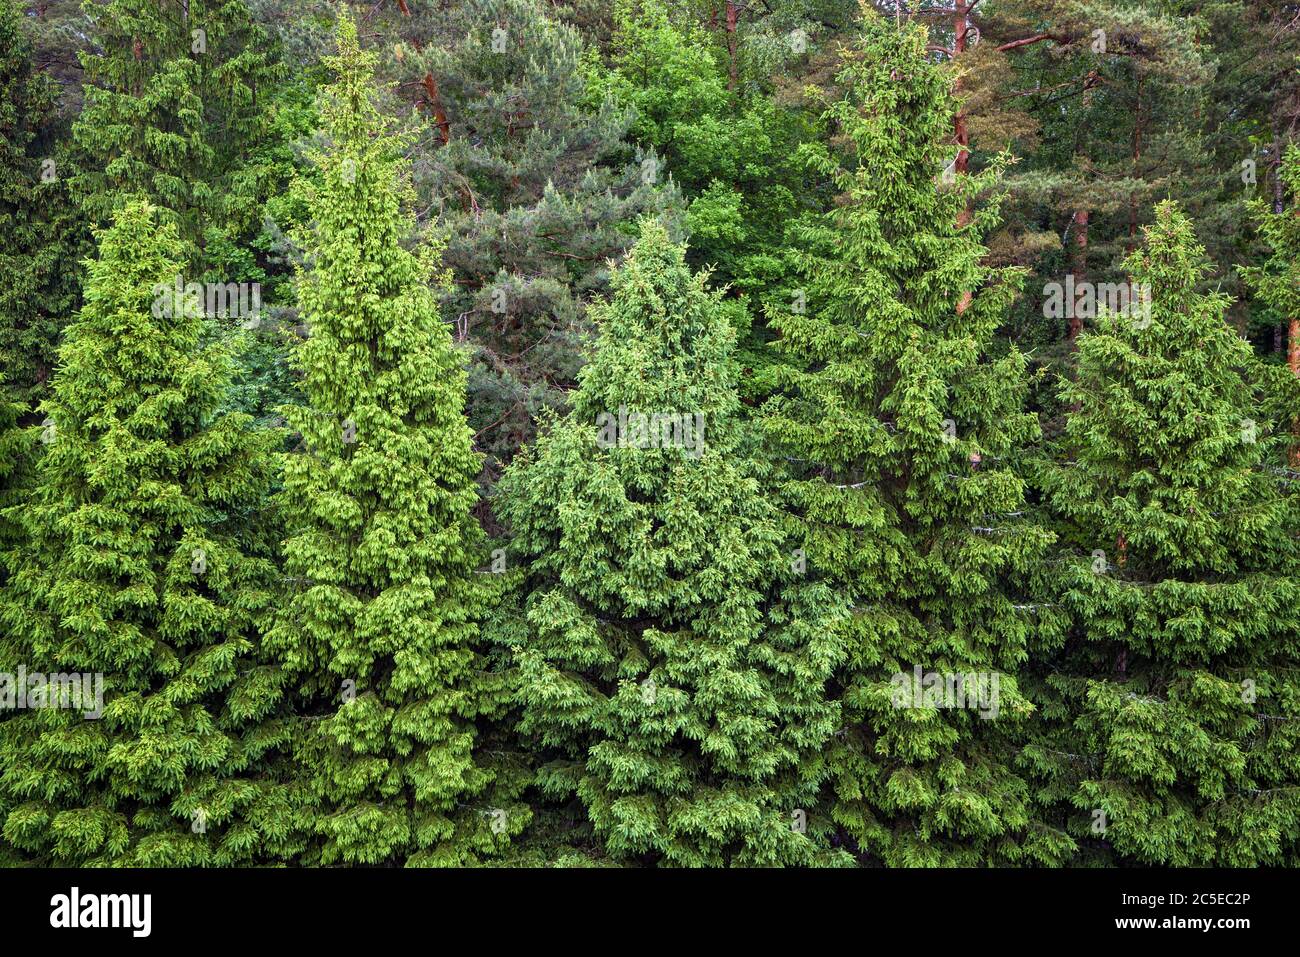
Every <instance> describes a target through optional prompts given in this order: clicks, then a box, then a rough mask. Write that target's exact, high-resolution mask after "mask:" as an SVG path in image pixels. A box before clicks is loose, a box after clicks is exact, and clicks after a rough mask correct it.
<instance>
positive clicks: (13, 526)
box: [0, 353, 31, 866]
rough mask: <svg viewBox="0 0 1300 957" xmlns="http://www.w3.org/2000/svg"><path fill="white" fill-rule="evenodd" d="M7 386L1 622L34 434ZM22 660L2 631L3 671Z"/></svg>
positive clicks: (2, 845) (3, 814)
mask: <svg viewBox="0 0 1300 957" xmlns="http://www.w3.org/2000/svg"><path fill="white" fill-rule="evenodd" d="M0 358H3V353H0ZM3 385H4V380H3V377H2V376H0V621H4V620H6V619H7V618H8V617H9V616H10V615H11V614H12V612H10V611H7V610H6V607H5V606H6V605H8V604H9V601H10V597H9V596H10V592H9V589H8V580H9V572H8V566H9V564H10V563H12V562H14V561H15V556H14V554H13V553H14V551H15V550H16V549H19V548H21V547H22V546H23V534H22V528H21V526H20V525H19V523H18V520H17V518H16V517H14V512H13V511H12V510H13V509H14V508H15V507H16V506H17V505H18V504H19V503H20V502H21V501H22V490H23V488H24V486H25V484H26V483H25V482H24V481H23V476H22V472H23V469H24V465H25V464H26V463H28V462H29V461H30V453H31V448H30V446H31V441H30V436H29V435H27V434H25V433H24V431H23V430H22V429H20V428H19V427H18V417H19V415H20V414H21V413H22V411H23V406H22V405H20V404H19V403H17V402H11V401H9V400H8V399H6V398H4V391H3ZM20 660H21V658H20V655H19V654H18V653H17V648H16V647H15V643H14V642H13V641H12V640H11V639H10V638H9V637H7V635H6V633H5V632H0V672H3V673H5V674H14V673H15V671H16V669H17V665H18V663H19V661H20ZM11 717H12V713H10V712H8V711H5V712H2V713H0V727H3V722H4V721H6V720H8V719H10V718H11ZM3 737H4V732H3V731H0V740H3ZM11 806H12V801H11V799H10V797H9V795H8V794H7V792H6V791H5V790H4V788H2V787H0V822H3V821H4V819H5V818H7V817H8V816H9V809H10V807H11ZM21 860H22V857H20V856H19V855H18V854H17V853H16V851H15V849H14V847H13V846H12V845H11V844H10V843H9V842H8V841H6V840H5V839H4V836H3V831H2V830H0V866H13V865H14V864H16V863H18V862H20V861H21Z"/></svg>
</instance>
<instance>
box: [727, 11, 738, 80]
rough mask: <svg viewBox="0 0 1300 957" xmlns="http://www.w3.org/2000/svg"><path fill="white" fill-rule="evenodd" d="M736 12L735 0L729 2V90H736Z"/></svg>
mask: <svg viewBox="0 0 1300 957" xmlns="http://www.w3.org/2000/svg"><path fill="white" fill-rule="evenodd" d="M738 15H739V14H738V13H737V11H736V2H735V0H727V89H728V90H734V89H735V88H736V77H737V73H736V18H737V17H738Z"/></svg>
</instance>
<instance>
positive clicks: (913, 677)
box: [889, 665, 1002, 719]
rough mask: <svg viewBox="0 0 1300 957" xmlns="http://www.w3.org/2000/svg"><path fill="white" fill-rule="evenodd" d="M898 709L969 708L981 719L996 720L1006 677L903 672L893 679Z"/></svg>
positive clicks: (977, 673) (918, 669) (978, 673)
mask: <svg viewBox="0 0 1300 957" xmlns="http://www.w3.org/2000/svg"><path fill="white" fill-rule="evenodd" d="M889 683H890V684H891V685H893V687H894V691H893V694H892V695H891V696H890V703H891V704H893V706H894V707H895V708H967V709H970V710H972V711H978V712H979V716H980V717H981V718H985V719H987V718H996V717H997V716H998V711H999V710H1000V705H999V703H998V702H999V699H1000V692H1001V687H1002V676H1001V675H1000V674H998V673H997V672H996V671H968V672H964V673H963V672H953V671H946V672H938V671H923V670H922V669H921V666H920V665H916V666H915V667H914V668H913V669H912V671H911V673H910V674H909V673H908V672H906V671H900V672H898V673H897V674H895V675H894V676H893V677H892V678H890V679H889Z"/></svg>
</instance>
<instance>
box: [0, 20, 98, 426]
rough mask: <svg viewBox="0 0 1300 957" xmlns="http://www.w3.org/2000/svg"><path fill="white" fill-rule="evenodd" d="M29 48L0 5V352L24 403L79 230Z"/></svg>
mask: <svg viewBox="0 0 1300 957" xmlns="http://www.w3.org/2000/svg"><path fill="white" fill-rule="evenodd" d="M32 52H33V47H32V43H31V41H30V40H29V39H28V37H27V35H26V33H25V31H24V28H23V18H22V17H21V15H20V13H19V8H18V5H17V3H16V2H15V0H0V276H2V277H3V281H4V295H3V296H0V355H3V356H4V359H5V378H6V379H7V382H8V387H9V389H10V391H11V393H12V394H13V395H15V396H17V397H18V398H19V399H20V400H21V401H22V402H24V403H25V404H26V405H28V406H30V405H33V404H34V403H35V402H37V401H39V399H40V398H41V394H42V392H43V390H44V387H45V385H46V383H47V382H48V380H49V376H50V373H51V372H52V371H53V367H54V355H55V351H56V349H57V348H58V334H59V329H60V328H61V327H62V325H63V323H64V322H66V321H67V319H68V318H69V317H70V315H71V313H72V311H73V308H74V306H75V303H76V297H77V293H78V291H79V290H78V288H77V286H78V279H79V277H78V270H77V268H76V259H77V257H78V253H79V252H80V249H81V245H82V241H83V233H84V230H83V229H82V227H81V225H80V224H79V223H78V222H77V221H76V218H75V213H74V208H73V204H72V203H71V201H70V198H69V195H68V187H67V176H66V172H65V171H66V169H67V165H68V164H67V163H66V161H65V157H64V152H65V151H64V150H63V148H62V145H61V143H60V142H59V133H60V125H61V124H60V122H59V117H58V111H57V108H56V107H57V101H58V88H57V86H56V85H55V84H54V83H53V82H52V81H51V80H50V79H49V77H47V76H44V75H41V74H40V73H38V72H37V71H36V70H35V69H34V68H33V64H32ZM24 411H25V412H26V411H28V410H24Z"/></svg>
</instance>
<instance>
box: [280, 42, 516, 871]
mask: <svg viewBox="0 0 1300 957" xmlns="http://www.w3.org/2000/svg"><path fill="white" fill-rule="evenodd" d="M338 44H339V46H338V51H339V52H338V54H337V56H333V57H330V58H328V59H327V64H328V65H329V67H330V68H331V69H332V70H333V71H334V72H335V74H336V76H337V79H336V81H335V82H334V83H333V85H331V86H330V87H328V88H327V89H326V90H325V92H324V98H323V101H322V118H323V122H324V124H325V128H324V134H325V137H326V140H327V143H328V145H327V147H326V148H325V150H324V151H323V152H322V153H321V154H319V155H318V156H317V157H316V162H317V164H318V166H319V168H320V186H319V188H318V189H310V188H308V196H307V203H308V208H309V209H310V211H311V215H312V217H313V220H314V223H313V228H312V230H311V231H310V233H309V234H308V235H307V236H305V237H304V245H305V249H306V252H307V257H308V260H307V261H308V267H307V268H306V269H305V270H304V272H303V273H302V274H301V276H300V280H299V292H298V295H299V305H300V308H301V314H302V319H303V322H304V323H305V324H306V326H307V329H308V338H307V339H306V341H305V342H303V343H302V344H301V345H300V347H299V348H298V350H297V355H296V359H295V362H296V365H297V367H298V369H299V370H300V372H301V375H302V380H301V386H302V392H303V395H304V396H305V398H306V401H307V406H306V407H304V408H289V409H286V416H287V418H288V420H289V422H290V424H291V425H292V427H293V429H294V430H295V431H296V432H297V433H298V434H299V435H300V436H301V444H300V446H299V447H298V449H296V450H295V451H293V452H292V453H290V454H288V455H286V456H285V459H284V463H285V464H284V468H285V475H284V492H283V496H282V507H283V510H284V512H285V517H286V521H287V524H288V528H289V534H290V538H289V540H288V542H287V544H286V547H285V562H286V570H287V575H288V578H289V581H290V583H291V588H292V590H291V593H290V595H289V598H288V602H287V605H286V607H285V609H284V614H283V615H282V617H281V618H280V620H279V622H278V624H277V626H276V628H275V630H274V635H273V644H274V646H275V647H276V649H277V650H278V652H279V653H280V654H281V655H283V657H284V660H285V662H286V664H287V666H288V667H289V668H291V669H292V670H294V671H295V672H297V673H299V674H300V676H301V679H302V684H303V690H304V692H305V693H306V694H307V695H308V696H309V697H308V710H309V712H310V714H311V715H312V716H311V717H309V718H308V719H307V721H306V727H307V730H306V731H305V732H304V733H303V734H302V735H301V736H300V745H301V747H300V760H301V762H302V766H303V768H304V770H305V774H306V777H307V779H308V781H309V786H310V788H311V789H312V792H313V795H314V799H315V801H316V813H315V815H314V817H313V826H314V828H315V830H316V833H317V836H318V838H319V839H320V841H319V849H318V852H317V858H318V860H319V861H320V862H321V863H327V864H328V863H335V862H346V863H354V864H379V863H402V862H405V863H408V864H411V865H426V864H432V865H456V864H464V863H469V862H472V861H474V860H476V859H477V857H478V856H479V855H480V854H483V853H486V852H488V851H491V850H492V849H493V848H494V847H495V846H496V845H497V844H498V843H500V842H503V841H504V840H505V839H506V835H507V832H512V831H515V830H518V829H520V828H522V827H523V826H524V824H526V823H527V814H526V813H524V812H521V811H519V810H518V809H516V808H511V807H505V806H494V805H493V804H491V803H489V797H488V794H489V787H490V786H491V785H492V783H493V780H494V776H495V775H494V772H493V770H491V769H490V768H489V767H487V766H485V765H484V764H482V763H480V762H479V761H478V760H477V759H476V756H475V742H476V736H477V732H476V728H475V722H476V720H478V719H479V718H480V717H481V716H482V715H483V714H484V713H485V711H486V710H487V709H488V708H489V706H490V705H491V697H490V696H491V694H492V685H493V683H492V680H491V678H490V676H489V675H487V674H486V673H485V672H484V666H483V662H482V659H481V657H480V655H479V653H478V651H477V641H478V626H477V624H476V617H477V616H478V615H479V614H480V612H481V606H482V604H483V601H484V598H485V594H486V589H485V586H484V585H483V584H480V583H479V581H478V580H477V579H476V577H475V569H476V566H478V565H479V564H480V559H483V560H484V561H485V560H486V555H482V554H481V552H482V551H483V547H482V533H481V531H480V530H479V528H478V526H477V524H476V523H475V521H474V519H473V518H472V517H471V514H470V510H471V508H473V506H474V504H475V502H476V500H477V491H476V487H475V478H476V476H477V475H478V471H479V456H478V455H477V454H476V453H475V452H474V450H473V446H472V437H471V434H470V431H469V427H468V426H467V425H466V422H465V411H464V405H465V372H464V361H463V358H462V357H461V356H460V355H459V354H458V353H457V352H456V351H455V350H454V349H453V347H452V343H451V339H450V336H449V334H448V331H447V328H446V327H445V326H444V325H443V323H442V320H441V317H440V315H439V312H438V306H437V301H436V298H435V290H434V288H432V287H431V285H430V279H431V278H434V277H435V269H434V266H433V260H434V259H435V255H434V254H435V253H436V250H434V249H433V248H431V247H428V246H425V247H423V248H422V249H421V251H420V253H419V254H418V255H417V254H416V253H413V252H411V251H409V250H408V249H407V248H405V246H404V245H403V244H404V243H405V242H406V241H407V240H408V238H409V237H410V235H411V234H412V232H413V226H414V224H413V222H412V219H411V218H410V216H409V215H408V214H407V213H405V212H404V210H403V208H402V201H403V200H404V199H405V198H406V197H407V195H408V189H407V187H406V186H405V182H404V181H405V178H406V176H407V169H406V165H405V162H404V161H403V160H402V158H401V146H402V140H401V138H399V137H397V136H394V135H390V134H389V132H388V131H387V129H386V128H385V123H384V120H383V118H382V117H381V115H380V114H379V113H378V111H377V110H376V108H375V105H374V96H375V94H374V92H373V76H372V57H371V56H370V55H368V54H365V53H363V52H362V51H361V50H360V49H359V47H358V44H357V37H356V28H355V27H354V26H353V25H352V24H351V22H350V21H347V20H346V19H345V20H343V21H341V22H340V26H339V31H338ZM305 188H306V187H305ZM436 281H437V282H444V281H445V280H444V279H442V278H441V277H438V278H437V279H436Z"/></svg>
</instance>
